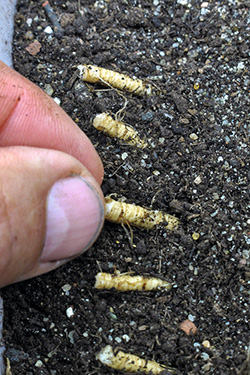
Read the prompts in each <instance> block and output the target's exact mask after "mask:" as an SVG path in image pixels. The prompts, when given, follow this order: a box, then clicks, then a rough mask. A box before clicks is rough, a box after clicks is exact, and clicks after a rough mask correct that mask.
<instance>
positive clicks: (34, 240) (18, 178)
mask: <svg viewBox="0 0 250 375" xmlns="http://www.w3.org/2000/svg"><path fill="white" fill-rule="evenodd" d="M102 178H103V166H102V163H101V160H100V158H99V156H98V155H97V153H96V151H95V149H94V147H93V145H92V144H91V142H90V140H89V139H88V138H87V137H86V135H85V134H84V133H83V132H82V131H81V130H80V129H79V128H78V127H77V126H76V125H75V123H74V122H73V121H72V120H71V119H70V118H69V117H68V116H67V114H66V113H65V112H64V111H63V110H62V109H61V108H60V107H59V106H58V105H57V104H56V103H55V102H54V101H53V99H51V98H50V97H48V96H47V95H46V94H45V93H44V92H43V91H42V90H41V89H39V88H38V87H37V86H35V85H34V84H33V83H31V82H30V81H28V80H27V79H25V78H24V77H22V76H21V75H19V74H18V73H17V72H15V71H14V70H12V69H11V68H9V67H8V66H7V65H5V64H4V63H3V62H1V61H0V239H1V242H0V287H3V286H5V285H8V284H11V283H14V282H17V281H21V280H25V279H28V278H31V277H34V276H37V275H40V274H42V273H45V272H49V271H51V270H53V269H55V268H57V267H58V266H60V265H62V264H64V263H66V262H67V261H68V260H70V259H72V258H74V257H76V256H77V255H79V254H81V253H82V252H84V251H85V250H87V249H88V248H89V247H90V246H91V245H92V243H93V242H94V241H95V239H96V238H97V236H98V234H99V232H100V230H101V227H102V224H103V221H104V200H103V195H102V192H101V189H100V186H99V185H100V183H101V181H102Z"/></svg>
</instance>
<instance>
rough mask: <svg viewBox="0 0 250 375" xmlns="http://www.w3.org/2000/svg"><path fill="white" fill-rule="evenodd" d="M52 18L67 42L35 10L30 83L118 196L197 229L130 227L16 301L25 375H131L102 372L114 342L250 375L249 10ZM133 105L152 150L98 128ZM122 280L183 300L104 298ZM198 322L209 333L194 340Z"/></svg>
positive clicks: (207, 8) (14, 334)
mask: <svg viewBox="0 0 250 375" xmlns="http://www.w3.org/2000/svg"><path fill="white" fill-rule="evenodd" d="M51 6H52V7H53V10H54V12H55V14H56V15H57V16H58V18H59V19H60V21H61V26H62V27H63V31H64V32H63V33H61V32H60V29H59V30H58V29H57V30H55V31H56V32H55V33H53V34H47V33H46V32H45V31H44V30H45V29H46V27H47V26H51V27H52V28H53V24H52V22H51V21H50V20H49V18H48V16H47V14H46V13H45V10H44V8H43V7H42V6H41V3H40V2H39V1H29V0H21V1H19V4H18V13H17V15H16V29H15V36H14V66H15V69H16V70H18V71H19V72H20V73H22V74H23V75H25V76H26V77H28V78H29V79H30V80H31V81H33V82H35V83H36V84H38V85H39V86H40V87H41V88H43V89H45V91H46V92H48V93H49V94H51V95H52V97H53V98H58V99H57V100H58V101H59V100H60V105H61V106H62V108H63V109H64V110H65V111H66V112H67V113H68V114H69V115H70V116H71V117H72V118H73V120H75V121H76V122H77V124H78V125H79V126H80V127H81V128H82V129H83V130H84V131H85V132H86V134H87V135H88V136H89V137H90V138H91V140H92V141H93V143H94V145H95V147H96V149H97V151H98V152H99V154H100V156H101V157H102V160H103V163H104V167H105V180H104V182H103V191H104V193H105V194H109V193H116V194H117V196H118V197H120V196H123V197H125V198H126V199H127V202H130V203H136V204H139V205H142V206H145V207H149V208H150V207H151V208H153V209H162V210H164V211H166V212H169V213H171V214H174V215H176V216H178V217H179V218H180V220H181V224H180V227H179V229H178V231H176V232H168V231H166V230H165V229H164V227H159V228H157V229H155V230H152V231H143V230H140V229H136V228H135V229H133V233H132V234H133V236H132V237H131V232H130V229H129V228H128V227H126V226H125V227H123V226H120V225H115V224H111V223H105V226H104V228H103V231H102V233H101V235H100V237H99V239H98V240H97V242H96V243H95V244H94V246H93V247H92V248H91V249H90V250H89V251H88V252H87V253H86V254H84V255H83V256H81V257H80V258H79V259H76V260H74V261H73V262H71V263H70V264H67V265H66V266H64V267H63V268H61V269H59V270H57V271H55V272H52V273H50V274H48V275H44V276H42V277H38V278H36V279H34V280H30V281H27V282H23V283H20V284H17V285H13V286H10V287H7V288H5V289H4V290H3V298H4V305H5V322H4V337H5V341H6V346H7V353H6V356H7V357H8V358H9V359H10V362H11V369H12V373H13V375H17V374H27V375H31V374H46V375H47V374H50V375H57V374H58V375H59V374H60V375H64V374H65V375H66V374H87V375H94V374H98V375H99V374H101V375H105V374H107V375H108V374H109V375H110V374H118V372H117V371H116V370H113V369H110V368H107V367H105V366H104V365H102V364H101V363H100V362H98V361H97V360H96V358H95V355H96V353H97V352H98V351H99V350H100V349H102V348H103V347H104V346H105V345H107V344H110V345H112V346H114V347H119V348H121V349H122V350H124V351H126V352H131V353H134V354H137V355H139V356H141V357H143V358H148V359H152V358H154V359H155V360H157V361H158V362H160V363H162V364H166V365H168V366H172V367H175V368H177V369H178V370H179V371H180V373H181V374H183V375H184V374H189V375H193V374H220V375H222V374H223V375H231V374H237V372H238V371H239V372H240V374H241V375H243V374H244V375H247V374H249V373H250V370H249V366H248V364H247V362H244V361H245V360H246V357H247V349H248V346H249V341H250V337H249V336H250V334H249V332H250V325H249V318H250V313H249V284H250V268H249V258H250V255H249V244H250V203H249V196H250V190H249V185H250V169H249V167H250V165H249V164H250V156H249V151H250V150H249V135H250V116H249V104H250V97H249V92H250V75H249V65H250V64H249V55H250V23H249V19H250V8H249V3H248V2H247V1H239V0H238V1H237V0H230V1H229V0H221V1H212V2H208V3H206V2H203V3H202V2H201V1H198V0H169V1H164V0H154V1H149V0H114V1H112V0H109V1H108V0H106V1H104V0H98V1H96V2H94V1H87V0H81V1H76V0H70V1H66V2H65V1H63V0H58V1H53V2H52V1H51ZM46 31H47V30H46ZM62 34H63V35H62ZM34 40H38V41H39V42H40V44H41V50H40V52H39V53H38V54H37V55H35V56H32V55H30V54H29V53H28V52H27V50H25V48H26V47H27V46H28V45H29V44H30V43H32V42H33V41H34ZM83 63H87V64H89V63H91V64H95V65H98V66H101V67H105V68H109V69H113V70H115V71H117V72H122V73H126V74H128V75H130V76H136V77H138V78H141V79H144V80H147V81H149V82H151V83H153V84H155V85H156V86H157V89H158V90H160V91H161V92H162V93H161V95H154V96H152V97H149V98H141V97H136V96H133V95H131V94H127V93H124V92H123V93H122V95H121V94H120V93H119V92H117V91H116V90H111V89H110V88H105V89H103V87H101V86H98V85H93V84H92V85H91V84H86V83H84V82H82V81H81V80H80V79H79V78H78V76H77V74H78V69H77V66H78V65H79V64H83ZM52 91H53V93H52ZM125 99H126V100H127V106H126V108H125V109H124V110H123V112H122V116H123V120H124V121H125V122H126V123H128V124H130V125H131V126H133V127H134V128H135V129H136V130H138V131H139V132H140V134H141V136H142V137H143V138H145V139H147V140H148V141H149V147H148V148H146V149H144V150H142V149H138V148H135V147H131V146H128V145H126V144H123V143H121V142H120V141H118V140H115V139H110V138H108V137H106V136H105V135H104V134H103V133H99V132H98V131H97V130H96V129H94V128H93V127H92V125H91V118H92V117H93V116H94V115H95V114H97V113H100V112H103V111H108V112H109V113H111V114H113V115H114V114H115V113H116V112H117V111H119V110H121V109H122V108H123V106H124V104H125ZM196 234H198V235H196ZM197 237H199V238H198V239H197ZM195 238H196V239H195ZM115 268H116V269H118V270H120V271H121V272H127V271H134V272H135V273H136V274H143V275H144V274H149V275H159V276H160V277H165V278H167V279H168V280H169V281H171V282H172V283H173V288H172V290H171V291H170V292H165V291H157V292H145V293H142V292H132V293H131V292H125V293H118V292H116V291H113V290H111V291H98V290H96V289H95V288H94V283H95V275H96V273H97V272H99V271H100V270H103V271H105V272H111V273H112V272H114V270H115ZM69 307H72V308H73V315H72V316H71V317H70V318H69V317H67V315H66V310H67V309H68V308H69ZM186 319H190V320H192V321H193V322H194V324H195V325H196V327H197V329H198V330H197V333H196V334H195V335H187V334H185V333H184V332H183V331H182V330H181V329H180V326H179V325H180V323H181V322H182V321H184V320H186ZM205 340H208V341H209V343H210V345H211V346H210V347H206V345H204V341H205Z"/></svg>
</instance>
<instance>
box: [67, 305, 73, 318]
mask: <svg viewBox="0 0 250 375" xmlns="http://www.w3.org/2000/svg"><path fill="white" fill-rule="evenodd" d="M66 315H67V317H68V318H71V317H72V316H73V315H74V310H73V308H72V307H69V308H68V309H67V310H66Z"/></svg>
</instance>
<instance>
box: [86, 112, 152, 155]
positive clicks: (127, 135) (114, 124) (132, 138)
mask: <svg viewBox="0 0 250 375" xmlns="http://www.w3.org/2000/svg"><path fill="white" fill-rule="evenodd" d="M93 126H94V127H95V128H96V129H98V130H100V131H102V132H103V133H104V134H107V135H109V136H110V137H111V138H118V139H122V140H123V141H125V142H126V143H128V144H130V145H133V146H137V147H140V148H145V147H147V146H148V144H147V143H146V142H145V141H143V140H142V139H141V138H140V137H139V134H138V133H137V131H135V130H134V129H133V128H132V127H131V126H128V125H126V124H124V122H122V121H118V120H114V119H113V118H112V117H111V116H110V115H108V114H107V113H100V114H99V115H96V116H95V118H94V120H93Z"/></svg>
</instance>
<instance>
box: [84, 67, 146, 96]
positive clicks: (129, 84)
mask: <svg viewBox="0 0 250 375" xmlns="http://www.w3.org/2000/svg"><path fill="white" fill-rule="evenodd" d="M78 69H79V71H80V78H81V79H82V80H83V81H86V82H90V83H102V84H104V85H106V86H111V87H114V88H116V89H119V90H123V91H127V92H130V93H133V94H136V95H139V96H150V95H152V86H151V85H150V84H146V83H144V82H143V81H142V80H141V79H138V78H135V79H133V78H130V77H128V76H127V75H125V74H121V73H117V72H114V71H113V70H109V69H105V68H100V67H98V66H95V65H86V64H84V65H79V66H78Z"/></svg>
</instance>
